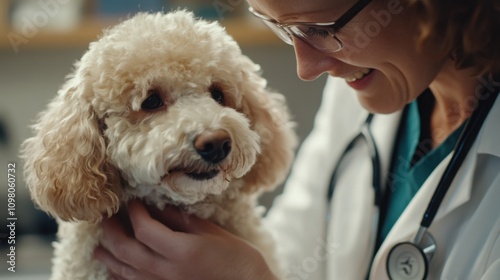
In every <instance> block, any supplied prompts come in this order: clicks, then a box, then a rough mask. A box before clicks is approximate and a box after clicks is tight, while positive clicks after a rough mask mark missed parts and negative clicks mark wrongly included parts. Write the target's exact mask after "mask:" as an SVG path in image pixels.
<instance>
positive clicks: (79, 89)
mask: <svg viewBox="0 0 500 280" xmlns="http://www.w3.org/2000/svg"><path fill="white" fill-rule="evenodd" d="M34 130H35V134H36V135H35V136H34V137H32V138H30V139H28V140H26V141H25V142H24V143H23V146H22V157H23V158H24V159H25V174H26V180H27V183H28V186H29V187H30V190H31V193H32V197H33V198H34V200H35V202H36V203H37V204H38V205H39V206H40V207H41V208H42V209H43V210H45V211H47V212H48V213H50V214H51V215H53V216H57V217H59V218H61V219H63V220H87V221H98V220H100V219H101V217H102V215H103V214H107V215H110V214H112V213H114V212H115V211H117V209H118V207H119V205H120V202H121V200H122V198H123V196H124V192H126V191H127V189H128V188H134V190H135V191H136V192H137V193H139V194H140V193H141V192H142V193H148V192H151V190H155V191H158V190H159V191H158V193H161V194H164V195H167V196H168V197H170V198H171V199H172V200H173V201H175V202H179V203H187V204H189V203H194V202H197V201H200V200H202V199H203V198H204V197H206V196H207V195H210V194H219V193H221V192H223V191H224V190H225V189H226V188H227V187H228V185H229V183H230V182H231V181H234V180H238V181H240V182H241V184H240V185H241V186H242V190H241V191H243V192H256V191H259V190H265V189H268V188H271V187H273V186H275V185H276V184H277V183H278V182H279V181H280V180H282V179H284V177H285V175H286V172H287V171H288V167H289V165H290V162H291V160H292V157H293V148H294V147H295V145H296V139H295V135H294V133H293V130H292V127H291V123H290V122H289V116H288V112H287V109H286V107H285V104H284V98H283V96H282V95H280V94H277V93H272V92H269V91H268V90H267V89H266V81H265V80H264V79H263V78H262V77H260V75H259V67H258V66H257V65H255V64H254V63H252V62H251V61H250V60H249V59H248V58H247V57H245V56H244V55H242V53H241V51H240V49H239V47H238V46H237V44H236V43H235V42H234V40H233V39H232V38H231V37H230V36H228V35H227V34H226V33H225V31H224V29H223V28H222V27H220V26H219V25H218V24H216V23H209V22H206V21H202V20H197V19H195V18H194V17H193V15H192V14H191V13H189V12H186V11H177V12H173V13H169V14H161V13H158V14H138V15H136V16H134V17H132V18H131V19H129V20H127V21H125V22H123V23H121V24H119V25H117V26H115V27H113V28H111V29H109V30H107V31H106V32H105V33H104V35H103V36H102V38H101V39H100V40H98V41H96V42H94V43H91V45H90V48H89V50H88V52H87V53H86V54H85V55H84V56H83V57H82V59H81V60H80V61H79V62H78V63H77V64H76V69H75V72H74V73H73V74H72V75H71V76H70V77H69V78H68V81H67V82H66V84H65V85H64V86H63V87H62V89H61V90H60V91H59V93H58V95H57V96H56V98H55V99H54V100H53V101H52V102H51V103H50V104H49V107H48V109H47V110H46V111H44V112H42V114H41V115H40V118H39V121H38V123H37V124H35V125H34ZM137 190H138V191H137Z"/></svg>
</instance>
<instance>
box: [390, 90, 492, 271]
mask: <svg viewBox="0 0 500 280" xmlns="http://www.w3.org/2000/svg"><path fill="white" fill-rule="evenodd" d="M497 96H498V94H497V93H491V94H490V95H489V96H487V97H486V98H485V99H483V100H479V101H478V106H477V108H476V110H474V112H473V113H472V115H471V116H470V118H469V119H468V120H467V122H466V123H465V127H464V130H463V131H462V133H461V134H460V137H459V139H458V141H457V144H456V146H455V148H454V152H453V155H452V157H451V159H450V162H449V163H448V165H447V166H446V169H445V171H444V173H443V175H442V176H441V179H440V180H439V183H438V185H437V187H436V190H435V192H434V194H433V195H432V198H431V200H430V201H429V204H428V206H427V209H426V210H425V213H424V215H423V217H422V221H421V223H420V228H419V229H418V231H417V234H416V235H415V238H414V240H413V242H401V243H398V244H396V245H394V247H392V249H391V251H390V252H389V255H388V256H387V264H386V265H387V274H388V275H389V277H390V279H391V280H398V279H426V278H427V275H428V273H429V262H430V260H431V259H432V257H433V255H434V253H435V251H436V249H437V245H436V242H435V240H434V238H433V237H432V235H431V234H430V233H429V232H428V231H427V229H428V228H429V227H430V225H431V224H432V221H433V220H434V218H435V217H436V214H437V212H438V210H439V207H440V206H441V203H442V202H443V199H444V197H445V195H446V193H447V192H448V190H449V188H450V186H451V184H452V182H453V179H454V178H455V176H456V174H457V172H458V170H459V169H460V167H461V166H462V163H463V161H464V160H465V158H466V156H467V154H468V153H469V151H470V148H471V147H472V145H473V144H474V141H475V140H476V138H477V136H478V134H479V131H480V130H481V127H482V126H483V123H484V121H485V120H486V117H487V116H488V113H489V111H490V109H491V108H492V107H493V104H494V103H495V100H496V98H497Z"/></svg>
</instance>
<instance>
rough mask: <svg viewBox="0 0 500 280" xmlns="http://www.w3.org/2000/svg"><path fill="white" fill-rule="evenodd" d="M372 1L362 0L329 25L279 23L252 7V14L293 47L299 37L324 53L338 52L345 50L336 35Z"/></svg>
mask: <svg viewBox="0 0 500 280" xmlns="http://www.w3.org/2000/svg"><path fill="white" fill-rule="evenodd" d="M371 1H372V0H360V1H358V2H356V4H354V6H352V7H351V8H350V9H349V10H347V12H345V13H344V14H343V15H342V16H341V17H340V18H339V19H338V20H336V21H334V22H328V23H304V22H297V23H279V22H277V21H276V20H274V19H271V18H269V17H267V16H265V15H263V14H261V13H259V12H257V11H255V10H254V9H253V8H252V7H250V8H249V10H250V12H251V13H252V14H253V15H254V16H256V17H258V18H259V19H261V20H262V21H263V22H264V23H265V24H266V25H267V26H268V27H269V28H270V29H271V30H272V31H273V32H274V33H275V34H276V35H277V36H278V37H279V38H280V39H281V40H283V41H284V42H285V43H287V44H289V45H293V37H294V36H295V37H297V38H299V39H301V40H302V41H304V42H305V43H307V44H308V45H310V46H311V47H313V48H315V49H318V50H320V51H322V52H328V53H330V52H337V51H340V50H341V49H342V48H343V46H344V45H343V44H342V42H341V41H340V40H339V38H337V36H336V35H335V33H336V32H338V31H339V30H340V28H342V27H344V26H345V25H346V24H347V23H348V22H349V21H350V20H351V19H352V18H353V17H355V16H356V15H357V14H358V13H359V12H360V11H361V10H363V9H364V8H365V7H366V6H367V5H368V4H369V3H370V2H371Z"/></svg>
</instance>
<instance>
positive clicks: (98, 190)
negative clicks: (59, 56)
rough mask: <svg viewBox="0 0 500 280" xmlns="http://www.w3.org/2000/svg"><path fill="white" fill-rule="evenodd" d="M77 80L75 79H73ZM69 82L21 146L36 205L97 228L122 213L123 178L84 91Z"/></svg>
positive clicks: (57, 215)
mask: <svg viewBox="0 0 500 280" xmlns="http://www.w3.org/2000/svg"><path fill="white" fill-rule="evenodd" d="M73 79H75V78H73ZM71 82H72V81H71V80H70V81H68V83H67V84H66V86H65V87H63V89H62V90H61V91H60V92H59V94H58V96H56V98H55V99H54V100H53V101H52V102H51V103H50V104H49V106H48V108H47V109H46V110H45V111H44V112H42V113H41V114H40V116H39V119H38V122H37V123H36V124H35V125H34V126H33V130H34V132H35V136H34V137H32V138H29V139H27V140H26V141H25V142H24V143H23V144H22V146H21V157H22V158H23V159H24V161H25V163H24V175H25V179H26V182H27V184H28V186H29V188H30V191H31V195H32V198H33V200H34V201H35V203H36V204H37V205H38V206H39V207H40V208H41V209H42V210H44V211H46V212H47V213H49V214H50V215H52V216H55V217H58V218H60V219H62V220H65V221H67V220H84V221H90V222H97V221H99V220H101V218H102V216H103V214H107V215H108V216H109V215H111V214H113V213H114V212H116V211H117V210H118V207H119V203H120V196H121V182H120V176H119V173H118V172H117V171H116V169H115V168H114V167H113V166H112V165H111V164H110V163H109V162H108V161H107V156H106V143H105V139H104V138H103V136H102V131H100V125H99V121H98V118H97V116H96V113H95V111H94V110H93V109H92V107H91V104H90V103H89V102H87V101H85V100H84V98H81V96H83V94H82V91H84V86H83V85H75V83H71Z"/></svg>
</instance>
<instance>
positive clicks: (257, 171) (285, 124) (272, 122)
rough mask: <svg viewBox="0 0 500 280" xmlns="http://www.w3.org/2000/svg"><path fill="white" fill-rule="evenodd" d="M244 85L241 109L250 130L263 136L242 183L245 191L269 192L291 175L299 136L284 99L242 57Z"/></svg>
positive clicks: (258, 69) (252, 64) (247, 60)
mask: <svg viewBox="0 0 500 280" xmlns="http://www.w3.org/2000/svg"><path fill="white" fill-rule="evenodd" d="M243 63H244V69H245V70H244V73H243V74H244V78H245V81H244V85H243V90H244V92H243V99H242V108H243V112H244V114H245V115H247V116H248V118H249V119H250V125H251V128H252V129H253V130H254V131H256V132H257V133H258V134H259V136H260V147H261V152H260V154H259V155H258V156H257V160H256V163H255V165H254V166H253V167H252V169H251V170H250V172H249V173H247V174H246V175H245V176H244V177H243V180H244V181H245V187H244V189H243V191H246V192H255V191H262V190H269V189H270V188H272V187H275V186H276V184H278V183H281V182H282V181H283V180H284V179H285V177H286V175H287V174H288V171H289V167H290V165H291V163H292V160H293V157H294V155H295V148H296V146H297V136H296V134H295V131H294V124H293V123H292V122H291V121H290V116H289V112H288V108H287V106H286V103H285V97H284V96H283V95H281V94H278V93H274V92H271V91H269V90H268V89H267V87H266V83H267V82H266V80H265V79H263V78H262V77H261V76H260V73H259V71H260V67H259V66H258V65H256V64H254V63H253V62H252V61H251V60H250V59H249V58H247V57H245V56H244V57H243Z"/></svg>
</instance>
